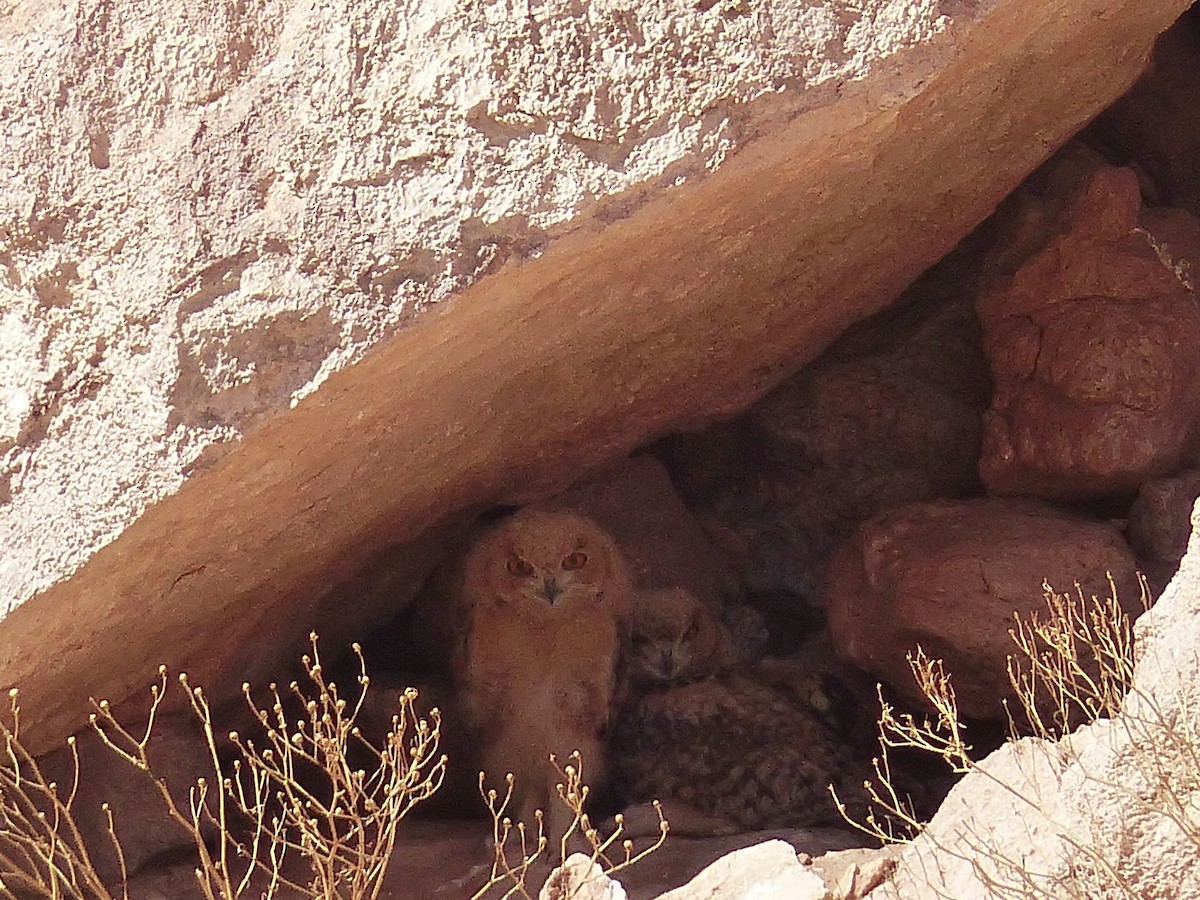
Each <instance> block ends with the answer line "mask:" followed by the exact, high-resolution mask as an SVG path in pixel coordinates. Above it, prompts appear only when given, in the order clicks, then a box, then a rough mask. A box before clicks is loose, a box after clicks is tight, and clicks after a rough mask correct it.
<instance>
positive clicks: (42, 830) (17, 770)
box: [0, 688, 128, 900]
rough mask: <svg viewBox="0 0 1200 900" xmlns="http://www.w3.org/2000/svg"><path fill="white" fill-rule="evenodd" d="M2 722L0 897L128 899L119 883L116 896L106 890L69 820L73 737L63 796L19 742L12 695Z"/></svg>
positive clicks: (74, 779)
mask: <svg viewBox="0 0 1200 900" xmlns="http://www.w3.org/2000/svg"><path fill="white" fill-rule="evenodd" d="M9 718H10V720H11V725H10V724H9V723H8V722H5V721H3V720H0V739H2V740H3V742H4V753H3V759H0V897H2V898H12V900H16V898H18V897H21V898H24V897H29V896H30V895H31V894H33V895H40V896H43V897H51V898H55V900H57V898H72V900H74V898H79V900H93V898H94V900H115V897H116V896H120V897H121V898H122V900H128V895H127V894H126V893H125V890H124V887H123V884H124V881H123V880H122V889H121V893H120V894H119V895H114V894H113V893H111V892H110V891H109V889H108V888H107V887H106V885H105V884H104V882H103V881H102V879H101V878H100V876H99V874H98V873H97V872H96V869H95V866H94V865H93V864H92V860H91V857H90V856H89V854H88V850H87V847H86V846H85V845H84V841H83V837H82V835H81V834H80V832H79V829H78V826H77V825H76V822H75V816H74V812H73V807H74V804H75V798H76V794H77V791H78V787H79V754H78V749H77V747H76V744H75V739H74V738H73V737H72V738H69V739H68V741H67V745H68V747H69V748H70V752H71V767H72V768H71V785H70V788H69V790H68V791H67V793H66V796H63V795H62V793H61V792H60V790H59V786H58V785H57V784H56V783H55V782H53V781H50V780H48V779H47V778H46V777H45V775H44V774H43V773H42V770H41V768H40V767H39V766H38V763H37V760H35V759H34V758H33V756H32V755H30V753H29V752H28V751H27V750H26V749H25V747H24V746H23V745H22V744H21V740H20V732H21V708H20V705H19V703H18V692H17V690H16V689H15V688H14V689H13V690H11V691H9ZM104 811H105V813H106V814H107V815H108V822H109V836H110V839H111V840H112V842H113V846H114V849H115V852H116V854H117V858H118V861H119V863H120V867H121V871H122V872H123V871H124V858H123V856H122V854H121V849H120V842H119V841H117V839H116V833H115V831H114V830H113V828H112V816H111V813H110V812H109V811H108V809H107V807H105V810H104Z"/></svg>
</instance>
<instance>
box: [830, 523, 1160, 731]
mask: <svg viewBox="0 0 1200 900" xmlns="http://www.w3.org/2000/svg"><path fill="white" fill-rule="evenodd" d="M1106 572H1111V573H1112V576H1113V579H1114V581H1115V583H1116V585H1117V590H1118V596H1119V597H1120V598H1121V600H1122V602H1123V604H1127V605H1128V607H1129V609H1130V612H1135V611H1137V610H1140V606H1139V605H1138V602H1137V601H1138V597H1139V593H1138V589H1137V578H1136V573H1135V564H1134V560H1133V555H1132V553H1131V552H1130V550H1129V547H1128V546H1127V545H1126V544H1125V540H1124V538H1122V536H1121V533H1120V531H1119V530H1118V529H1117V528H1116V526H1114V525H1112V524H1110V523H1107V522H1094V521H1086V520H1083V519H1079V518H1076V517H1073V516H1070V515H1068V514H1066V513H1063V512H1060V511H1058V510H1055V509H1053V508H1051V507H1049V506H1046V505H1045V504H1042V503H1038V502H1036V501H1027V500H1013V499H978V500H962V501H937V502H933V503H915V504H910V505H908V506H904V507H901V508H899V509H895V510H892V511H891V512H887V513H883V514H881V515H878V516H876V517H874V518H873V519H870V520H869V521H867V522H865V523H864V524H863V525H862V526H861V527H860V528H859V529H858V531H857V533H856V534H855V535H854V536H853V537H851V538H850V539H848V540H847V541H846V542H845V543H843V544H842V546H841V547H839V548H838V550H837V551H836V552H835V553H834V555H833V558H832V559H831V560H830V563H829V569H828V577H827V582H826V586H827V599H828V613H829V626H830V632H831V635H832V638H833V643H834V647H835V649H836V650H837V651H838V653H839V654H840V655H842V656H843V657H844V658H845V659H847V660H849V661H850V662H853V663H854V664H855V665H857V666H859V667H860V668H862V669H865V670H866V671H868V672H870V673H871V674H873V675H875V676H877V677H879V678H881V679H883V680H884V681H886V682H888V683H889V684H890V685H891V686H892V687H893V688H895V689H896V690H897V691H898V692H899V693H900V694H901V695H902V696H904V697H906V698H907V699H910V700H912V701H914V702H920V695H919V694H918V693H917V690H916V686H915V684H914V682H913V678H912V675H911V673H910V671H909V667H908V663H907V661H906V659H905V654H907V653H909V652H911V651H912V650H913V649H914V648H915V647H917V646H918V645H920V646H921V647H922V648H924V650H925V651H926V652H927V653H928V654H929V655H930V656H932V657H935V658H941V659H942V660H944V662H945V664H946V671H948V672H949V673H951V675H952V677H953V683H954V686H955V690H956V691H957V694H958V701H959V708H960V710H961V712H962V713H963V714H964V715H966V716H968V717H973V718H983V719H997V718H1000V717H1002V716H1003V708H1002V707H1001V703H1000V701H1001V698H1002V697H1004V696H1006V695H1007V694H1008V693H1009V691H1008V677H1007V668H1006V660H1007V657H1008V656H1009V655H1011V654H1012V653H1013V652H1014V651H1015V649H1016V648H1015V645H1014V644H1013V641H1012V638H1011V636H1010V635H1009V629H1011V628H1012V627H1013V615H1014V614H1019V615H1022V616H1025V615H1027V614H1028V613H1031V612H1033V611H1035V610H1042V609H1044V604H1043V594H1042V582H1043V581H1047V582H1049V583H1050V584H1051V585H1053V586H1054V587H1056V588H1057V589H1059V590H1070V589H1071V586H1072V584H1073V583H1074V582H1079V584H1080V585H1081V586H1082V588H1083V590H1084V591H1085V592H1086V593H1089V594H1090V593H1094V594H1098V595H1104V596H1107V594H1108V590H1109V588H1108V583H1107V579H1106V577H1105V573H1106Z"/></svg>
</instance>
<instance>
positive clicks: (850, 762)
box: [612, 591, 861, 829]
mask: <svg viewBox="0 0 1200 900" xmlns="http://www.w3.org/2000/svg"><path fill="white" fill-rule="evenodd" d="M637 599H638V603H637V604H636V606H635V610H634V614H633V621H632V625H631V628H632V632H633V637H632V651H631V653H630V670H631V676H632V679H633V681H634V684H635V685H636V686H637V694H636V696H634V697H633V698H632V699H630V700H629V701H628V702H627V703H626V704H625V705H624V708H623V709H622V711H621V714H620V716H619V720H618V722H617V725H616V728H615V734H614V739H613V745H612V754H613V768H614V777H615V779H616V780H617V782H618V786H619V788H620V789H621V790H622V792H623V793H624V795H625V797H626V799H627V800H630V801H634V802H638V801H645V800H649V799H651V798H659V799H661V800H662V801H663V803H664V806H665V810H666V813H667V816H668V818H670V819H671V821H672V823H675V822H676V820H677V818H678V820H679V821H684V820H685V819H694V820H695V821H696V822H698V823H699V822H701V821H702V818H703V817H704V816H707V817H710V818H708V819H707V820H704V821H703V826H704V827H710V826H713V825H714V822H723V823H727V824H730V825H733V826H736V827H740V828H751V829H753V828H769V827H779V826H804V825H817V824H838V823H839V822H840V821H841V817H840V816H839V814H838V812H837V810H836V808H835V806H834V804H833V801H832V798H831V797H830V795H829V793H828V790H827V787H826V786H827V785H828V784H830V783H834V784H835V785H837V786H838V787H839V794H840V796H841V797H843V798H846V799H848V800H849V801H850V802H851V803H852V804H854V805H855V806H856V807H857V806H858V803H859V799H860V793H861V792H860V790H859V785H860V782H859V781H858V780H857V779H856V778H855V777H854V776H853V774H852V773H853V772H854V770H855V764H856V760H855V759H854V758H853V755H852V753H851V752H850V750H849V748H848V747H846V746H845V745H844V744H843V742H842V741H841V740H840V736H839V734H838V732H837V729H836V727H835V726H834V725H833V724H832V722H831V719H830V715H829V714H830V712H831V710H830V709H829V708H828V704H829V702H830V701H829V700H828V698H827V697H826V696H825V685H824V683H823V681H824V680H823V679H822V678H821V676H820V675H819V673H816V672H805V671H804V670H803V669H802V668H796V667H794V666H792V665H789V664H788V663H787V662H786V661H778V662H765V663H761V664H759V665H755V666H739V665H737V664H736V662H735V657H734V654H733V653H732V652H731V650H730V643H729V638H728V635H727V634H726V633H725V632H724V629H723V628H722V626H721V624H720V622H719V621H718V620H717V619H716V617H715V616H714V615H713V614H712V613H711V612H710V611H709V610H708V609H707V607H705V606H704V605H703V604H701V603H700V602H699V601H698V600H696V599H695V598H694V597H692V596H691V595H690V594H688V593H687V592H686V591H667V592H654V593H647V594H642V595H639V596H638V598H637ZM697 814H699V815H697Z"/></svg>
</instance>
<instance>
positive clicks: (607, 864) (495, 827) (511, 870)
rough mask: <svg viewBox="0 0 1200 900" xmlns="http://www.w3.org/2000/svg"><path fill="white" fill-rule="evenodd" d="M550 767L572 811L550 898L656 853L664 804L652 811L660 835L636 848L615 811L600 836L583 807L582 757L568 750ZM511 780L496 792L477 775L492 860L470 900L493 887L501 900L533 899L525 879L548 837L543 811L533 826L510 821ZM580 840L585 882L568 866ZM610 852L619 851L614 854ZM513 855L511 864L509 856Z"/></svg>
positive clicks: (663, 833) (560, 899) (563, 898)
mask: <svg viewBox="0 0 1200 900" xmlns="http://www.w3.org/2000/svg"><path fill="white" fill-rule="evenodd" d="M549 761H550V765H552V766H554V768H555V770H556V771H557V772H558V775H559V777H560V778H561V779H562V781H561V782H559V783H558V785H557V792H558V800H559V802H560V803H563V804H565V805H566V807H567V809H568V810H569V811H570V813H571V824H570V826H569V827H568V828H567V830H566V832H565V833H564V834H563V835H562V837H561V838H560V839H559V846H558V849H557V861H558V863H559V865H560V866H561V867H562V868H561V869H560V870H559V873H558V877H557V878H556V879H555V880H554V881H553V882H552V883H548V884H547V887H548V889H549V893H550V896H552V897H553V898H554V900H570V898H571V897H574V896H575V895H576V894H578V893H579V891H580V890H581V889H582V888H583V886H584V885H585V884H587V883H588V882H589V881H591V880H593V879H594V878H599V877H601V876H603V875H614V874H616V873H617V872H620V871H621V870H623V869H626V868H628V867H629V866H632V865H634V864H635V863H637V862H639V861H641V860H642V859H645V858H646V857H647V856H648V855H650V854H651V853H653V852H654V851H656V850H657V849H658V848H659V847H661V846H662V845H663V843H664V842H665V841H666V839H667V833H668V831H670V826H669V825H668V823H667V820H666V819H665V818H664V816H663V812H662V806H661V804H659V802H658V801H657V800H655V801H654V810H655V812H656V813H657V814H658V838H657V839H656V840H655V841H654V842H653V843H652V844H650V845H649V846H647V847H644V848H643V849H641V850H637V851H635V848H634V845H633V841H631V840H628V839H622V836H623V835H624V829H625V820H624V818H623V817H622V816H621V815H617V816H616V818H615V819H614V820H613V829H612V831H611V833H609V834H608V835H605V834H603V833H602V832H601V831H600V829H598V828H596V827H595V826H594V825H593V824H592V821H591V817H590V816H589V815H588V813H587V812H586V811H585V807H586V805H587V799H588V795H589V793H590V790H591V789H590V788H589V787H588V785H587V784H586V783H585V782H584V780H583V760H582V758H581V757H580V755H579V751H575V752H574V753H572V754H571V756H570V759H569V761H568V763H567V765H565V766H561V765H559V762H558V759H557V758H556V757H555V756H554V755H553V754H552V755H551V756H550V758H549ZM514 788H515V782H514V778H513V775H512V773H509V774H508V775H506V776H505V790H504V794H503V795H501V794H500V793H499V792H498V791H496V790H495V789H492V788H488V787H487V786H486V784H485V778H484V773H483V772H480V773H479V792H480V793H481V794H482V795H483V799H484V802H485V803H486V804H487V808H488V811H489V812H490V813H491V816H492V844H493V847H492V849H493V860H492V866H491V872H490V875H489V877H488V880H487V882H486V883H485V884H484V885H483V886H482V887H481V888H480V889H479V890H478V891H476V892H475V894H474V895H472V898H471V900H483V898H484V897H485V896H487V895H488V894H490V893H493V891H495V890H498V891H502V893H500V894H499V897H500V898H501V900H507V898H510V897H521V898H523V900H531V898H530V895H529V891H528V886H527V885H526V878H527V876H528V874H529V869H530V867H531V866H532V865H533V864H534V863H535V862H537V861H538V860H539V859H541V858H542V856H543V854H544V852H545V850H546V846H547V844H548V841H547V839H546V836H545V834H544V833H543V830H542V823H543V819H544V816H543V814H542V810H538V811H537V814H536V816H537V818H536V821H535V823H534V825H533V826H532V827H527V826H526V824H525V823H524V822H519V821H518V822H515V823H514V822H513V820H512V819H511V818H509V817H508V816H507V815H506V812H507V810H508V808H509V806H510V805H511V803H512V799H513V791H514ZM577 839H581V840H582V841H583V843H584V845H585V847H586V850H585V856H586V860H587V861H586V864H584V865H582V866H581V867H579V868H582V870H583V871H584V872H585V873H595V874H589V875H585V876H584V877H583V880H580V881H574V880H572V877H571V874H570V871H569V870H568V869H567V867H566V862H567V859H568V857H569V847H570V845H571V844H572V842H573V841H575V840H577ZM614 851H619V852H617V853H614ZM510 854H513V856H514V859H515V862H514V861H513V860H510V858H509V855H510Z"/></svg>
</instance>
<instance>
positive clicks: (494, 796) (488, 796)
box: [471, 772, 546, 900]
mask: <svg viewBox="0 0 1200 900" xmlns="http://www.w3.org/2000/svg"><path fill="white" fill-rule="evenodd" d="M504 780H505V785H506V788H505V792H504V797H503V798H501V797H500V795H499V794H498V793H497V792H496V790H495V789H494V788H487V787H486V785H485V783H484V774H483V773H482V772H480V773H479V793H480V794H481V795H482V796H483V800H484V803H486V804H487V808H488V812H489V813H491V816H492V868H491V874H490V875H489V877H488V880H487V881H486V882H485V883H484V885H483V886H482V887H481V888H479V890H477V891H476V892H475V893H474V894H472V895H471V900H482V898H483V897H485V896H486V895H487V894H488V892H489V891H491V890H492V888H494V887H498V886H500V885H507V889H506V890H505V892H504V893H503V894H502V895H501V900H507V898H509V897H515V896H520V897H525V898H528V897H529V894H528V892H527V891H526V890H525V878H526V876H527V875H528V873H529V867H530V866H531V865H533V863H534V862H536V861H537V859H538V857H540V856H541V855H542V851H543V850H545V849H546V836H545V834H544V832H543V830H542V825H543V822H542V818H543V817H542V811H541V810H540V809H539V810H538V811H537V813H536V815H537V835H536V840H534V841H533V845H532V847H531V846H530V843H529V835H528V833H527V832H526V829H525V823H524V822H517V823H515V825H514V823H513V820H512V819H511V818H509V817H508V816H507V815H505V813H507V812H508V808H509V807H510V806H511V805H512V800H513V787H514V781H515V780H514V778H513V775H512V773H511V772H509V773H508V774H507V775H506V776H505V779H504ZM514 830H515V831H516V834H517V839H518V845H519V847H520V857H519V862H518V863H517V864H516V865H515V866H514V865H512V864H511V863H510V862H509V859H508V851H507V849H506V848H507V846H508V841H509V838H511V837H512V835H513V832H514Z"/></svg>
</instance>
